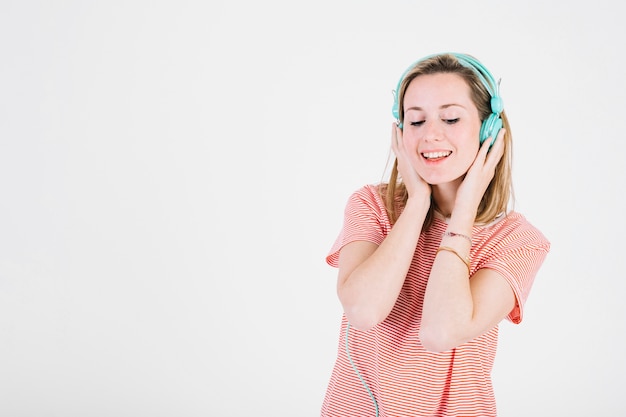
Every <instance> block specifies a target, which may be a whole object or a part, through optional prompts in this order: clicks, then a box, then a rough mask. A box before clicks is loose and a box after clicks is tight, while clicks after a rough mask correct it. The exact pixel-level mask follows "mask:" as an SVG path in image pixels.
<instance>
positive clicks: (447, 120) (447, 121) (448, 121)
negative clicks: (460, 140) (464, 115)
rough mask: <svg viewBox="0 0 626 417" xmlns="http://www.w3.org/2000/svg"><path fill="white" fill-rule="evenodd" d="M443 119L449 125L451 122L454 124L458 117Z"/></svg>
mask: <svg viewBox="0 0 626 417" xmlns="http://www.w3.org/2000/svg"><path fill="white" fill-rule="evenodd" d="M443 121H444V122H446V123H447V124H449V125H453V124H455V123H456V122H458V121H459V118H458V117H457V118H456V119H443Z"/></svg>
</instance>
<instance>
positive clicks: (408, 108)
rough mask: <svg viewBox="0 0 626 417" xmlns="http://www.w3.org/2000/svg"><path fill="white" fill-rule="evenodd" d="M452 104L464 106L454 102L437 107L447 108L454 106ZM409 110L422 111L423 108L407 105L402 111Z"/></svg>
mask: <svg viewBox="0 0 626 417" xmlns="http://www.w3.org/2000/svg"><path fill="white" fill-rule="evenodd" d="M454 106H457V107H461V108H463V109H464V108H465V106H462V105H460V104H456V103H450V104H444V105H442V106H440V107H439V108H440V109H447V108H448V107H454ZM409 110H417V111H422V110H424V109H423V108H421V107H419V106H411V107H407V108H406V109H405V110H404V111H409Z"/></svg>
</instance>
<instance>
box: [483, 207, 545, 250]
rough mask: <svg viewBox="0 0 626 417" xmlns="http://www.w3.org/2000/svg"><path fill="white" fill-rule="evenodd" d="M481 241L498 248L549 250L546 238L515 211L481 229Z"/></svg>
mask: <svg viewBox="0 0 626 417" xmlns="http://www.w3.org/2000/svg"><path fill="white" fill-rule="evenodd" d="M480 234H481V235H483V240H484V241H485V243H486V242H490V243H491V244H497V245H498V246H513V247H525V248H526V249H537V250H543V251H546V252H547V251H549V250H550V241H549V240H548V238H547V237H546V236H545V235H544V234H543V233H542V232H541V231H540V230H539V229H538V228H537V227H535V226H534V225H533V224H532V223H531V222H529V221H528V220H527V219H526V217H524V216H523V215H522V214H521V213H519V212H516V211H511V212H509V213H507V214H504V215H502V216H501V217H500V218H498V219H497V220H496V221H494V222H493V223H491V224H489V225H487V226H484V227H482V228H481V232H480Z"/></svg>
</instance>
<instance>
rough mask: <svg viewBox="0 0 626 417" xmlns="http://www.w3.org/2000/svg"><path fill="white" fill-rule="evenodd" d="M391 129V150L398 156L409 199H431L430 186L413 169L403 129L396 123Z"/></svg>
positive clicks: (400, 171) (399, 168)
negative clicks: (403, 136) (417, 197)
mask: <svg viewBox="0 0 626 417" xmlns="http://www.w3.org/2000/svg"><path fill="white" fill-rule="evenodd" d="M391 129H392V130H391V149H392V150H393V153H394V154H395V155H396V160H397V162H398V173H399V174H400V176H401V177H402V182H403V183H404V186H405V187H406V190H407V192H408V194H409V197H415V196H421V197H423V198H428V197H430V194H431V192H432V190H431V187H430V184H428V183H427V182H426V181H424V179H423V178H422V177H420V175H419V174H418V173H417V171H415V168H413V166H412V165H411V161H410V160H409V158H408V156H407V152H408V151H407V149H406V147H405V144H404V141H403V138H402V129H400V128H399V127H398V125H397V124H396V123H392V128H391Z"/></svg>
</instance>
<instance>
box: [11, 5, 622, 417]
mask: <svg viewBox="0 0 626 417" xmlns="http://www.w3.org/2000/svg"><path fill="white" fill-rule="evenodd" d="M616 7H617V6H616V3H615V2H609V1H608V0H599V1H594V2H591V3H588V2H570V1H565V0H562V1H554V2H550V1H543V0H541V1H530V2H529V1H517V2H512V1H511V2H507V1H472V2H469V1H468V2H466V1H461V0H459V1H400V0H395V1H362V0H361V1H357V0H350V1H341V0H336V1H331V0H323V1H314V2H297V1H286V0H285V1H277V0H269V1H253V0H246V1H240V2H237V1H222V2H219V1H209V2H206V1H196V2H193V1H170V2H166V1H145V2H141V1H102V2H96V1H82V2H80V1H54V2H53V1H39V2H37V1H7V0H2V2H1V3H0V416H11V417H21V416H29V417H30V416H63V417H73V416H81V417H82V416H95V417H99V416H116V417H122V416H151V417H155V416H189V417H195V416H249V415H254V416H273V417H275V416H316V415H318V414H319V408H320V405H321V402H322V398H323V395H324V391H325V388H326V383H327V381H328V377H329V375H330V371H331V368H332V364H333V359H334V355H335V351H336V346H337V342H338V339H337V338H338V325H339V319H340V315H341V309H340V305H339V302H338V300H337V298H336V295H335V274H336V271H335V270H334V269H332V268H330V267H329V266H327V265H326V264H325V262H324V256H325V255H326V252H327V251H328V249H329V248H330V246H331V245H332V243H333V241H334V239H335V237H336V235H337V233H338V232H339V229H340V227H341V222H342V214H343V207H344V204H345V202H346V199H347V198H348V196H349V194H350V193H351V192H352V191H354V190H355V189H356V188H358V187H360V186H361V185H363V184H365V183H369V182H377V181H379V180H380V179H381V177H382V175H383V171H384V169H385V164H386V162H387V155H388V152H389V132H390V125H391V122H392V117H391V113H390V108H391V104H392V96H391V90H392V89H393V88H394V87H395V85H396V83H397V81H398V77H399V76H400V74H401V73H402V72H403V71H404V70H405V69H406V67H408V66H409V65H410V64H411V63H412V62H413V61H415V60H416V59H418V58H420V57H422V56H424V55H428V54H431V53H435V52H442V51H458V52H466V53H470V54H472V55H474V56H476V57H478V58H479V59H480V60H481V61H483V63H484V64H485V65H486V66H487V67H488V68H490V70H491V71H492V72H493V73H494V75H495V76H496V77H498V78H499V77H501V78H502V85H501V86H502V87H501V93H502V96H503V98H504V102H505V107H506V110H507V113H508V115H509V117H510V120H511V123H512V133H513V137H514V143H515V149H514V158H515V163H514V183H515V187H516V197H517V203H516V208H517V210H519V211H521V212H522V213H524V214H525V215H526V217H527V218H528V219H529V220H530V221H531V222H532V223H533V224H535V225H536V226H537V227H539V228H540V229H541V230H542V231H543V232H544V234H545V235H546V236H547V237H548V238H549V239H550V241H551V242H552V251H551V252H550V254H549V256H548V258H547V260H546V262H545V263H544V266H543V268H542V269H541V271H540V273H539V275H538V276H537V279H536V281H535V286H534V287H533V291H532V293H531V296H530V298H529V300H528V303H527V305H526V316H525V320H524V322H523V323H522V324H521V325H519V326H514V325H512V324H510V323H503V324H502V326H501V342H500V350H499V353H498V358H497V361H496V365H495V369H494V383H495V389H496V395H497V400H498V406H499V411H500V415H501V416H504V417H511V416H529V415H533V416H565V415H567V416H590V415H593V416H616V415H622V414H623V413H624V412H626V405H625V403H624V398H623V376H624V374H625V373H626V361H625V359H624V355H623V351H624V348H623V345H622V343H623V335H624V330H625V327H624V321H623V318H624V316H625V315H626V307H625V304H626V303H624V295H623V294H624V291H625V289H626V286H625V285H624V270H625V267H626V261H625V260H626V250H625V249H624V245H623V243H622V242H623V241H624V238H625V236H626V230H625V229H626V228H625V221H624V211H625V209H626V207H625V203H624V201H625V200H624V198H623V195H622V194H623V193H624V185H623V180H624V152H625V151H626V147H625V146H624V141H625V139H624V111H625V109H626V86H625V82H624V73H625V69H624V58H623V56H624V53H623V42H624V39H626V29H624V28H625V26H624V24H623V21H622V19H621V16H622V15H621V14H620V13H618V11H617V10H616Z"/></svg>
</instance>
